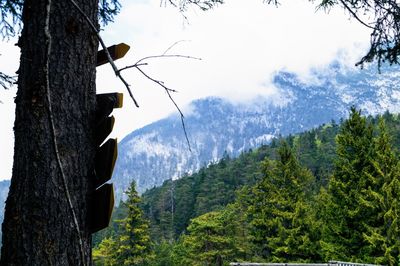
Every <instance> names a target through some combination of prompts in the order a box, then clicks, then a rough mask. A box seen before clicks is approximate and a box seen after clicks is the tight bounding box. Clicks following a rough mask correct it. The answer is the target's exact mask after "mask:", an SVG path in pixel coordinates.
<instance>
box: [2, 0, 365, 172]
mask: <svg viewBox="0 0 400 266" xmlns="http://www.w3.org/2000/svg"><path fill="white" fill-rule="evenodd" d="M226 2H227V3H226V4H224V5H221V6H219V7H217V8H215V9H214V10H211V11H208V12H200V11H195V10H191V11H190V12H189V13H188V14H187V15H188V19H189V20H188V21H189V23H187V22H185V20H184V19H183V16H182V15H181V14H179V13H178V11H177V10H176V9H174V8H171V7H160V0H147V1H145V0H143V1H128V0H124V1H122V4H123V8H122V12H121V14H120V15H119V16H118V17H117V18H116V21H115V23H113V24H111V25H110V26H108V27H107V28H106V29H105V31H103V32H102V35H103V36H104V39H105V41H106V43H107V44H108V45H112V44H116V43H120V42H125V43H128V44H129V45H131V51H130V52H129V53H128V54H127V55H126V57H125V58H123V59H121V60H119V61H117V65H119V66H125V65H128V64H131V63H132V62H135V61H136V60H138V59H139V58H142V57H144V56H148V55H155V54H160V53H162V52H163V51H164V50H165V49H166V48H167V47H169V46H170V45H171V44H172V43H174V42H176V41H179V40H190V42H182V43H180V44H179V45H177V46H176V47H174V49H173V50H171V53H180V54H186V55H191V56H197V57H201V58H202V59H203V60H202V61H196V60H187V59H179V58H172V59H159V60H153V61H151V65H149V66H147V67H143V69H144V70H145V71H147V72H148V73H149V74H151V75H152V77H154V78H156V79H159V80H163V81H165V82H166V85H168V86H169V87H171V88H173V89H177V90H178V91H179V93H178V94H176V95H175V97H176V101H177V103H178V104H179V105H181V106H184V105H186V104H187V103H189V102H190V101H191V100H193V99H197V98H201V97H205V96H210V95H215V96H224V97H228V98H230V99H232V100H234V101H243V100H247V99H250V98H253V97H256V96H257V95H271V96H273V97H271V98H275V99H279V97H276V95H275V93H276V91H275V88H274V87H273V86H272V85H271V82H270V81H271V77H272V74H273V73H274V72H275V71H277V70H279V69H282V68H285V69H287V70H289V71H294V72H296V73H297V74H299V75H301V76H303V77H304V78H306V77H307V75H308V74H309V71H310V69H311V68H315V67H321V66H324V65H326V64H328V63H329V62H331V61H332V60H333V59H335V58H336V57H338V55H339V56H340V57H341V58H342V59H341V60H342V61H343V62H345V63H346V64H353V63H355V62H356V61H357V60H358V59H359V57H360V56H361V55H362V54H363V52H364V51H365V49H366V44H367V43H368V41H369V32H368V31H367V30H366V29H365V28H363V27H362V26H361V25H359V23H357V22H355V21H349V19H348V18H349V16H348V15H346V14H344V12H343V11H342V10H339V9H338V10H332V11H331V12H330V14H325V13H324V12H321V11H320V12H315V6H314V5H313V4H312V3H310V2H309V1H307V0H290V1H282V2H284V3H283V5H282V6H280V7H279V8H276V7H274V6H272V5H266V4H263V3H262V2H263V1H262V0H255V1H243V0H229V1H226ZM10 45H11V44H10ZM10 45H8V44H7V45H6V46H4V44H3V43H1V44H0V53H1V52H2V53H3V56H1V57H0V70H2V71H4V69H6V70H9V69H12V71H15V69H16V66H17V64H18V57H19V56H18V50H16V49H15V48H10ZM9 50H10V52H9ZM4 51H7V58H6V57H4V56H5V55H6V54H5V53H4ZM343 55H347V56H343ZM348 55H351V56H348ZM8 56H9V57H8ZM10 62H11V65H12V67H11V68H10V67H9V66H10ZM124 76H125V77H126V79H127V80H128V81H129V83H130V84H132V89H133V93H134V94H135V96H136V98H137V100H138V102H139V104H140V106H141V107H140V108H139V109H136V108H135V107H134V106H133V104H132V102H131V101H130V99H129V98H128V94H127V93H125V106H124V108H122V109H121V110H116V111H115V116H116V125H115V130H114V133H113V135H114V136H117V137H119V138H120V139H121V138H122V137H124V136H125V135H126V134H127V133H129V132H131V131H132V130H134V129H135V128H138V127H141V126H144V125H146V124H148V123H150V122H152V121H155V120H157V119H160V118H162V117H163V116H166V115H167V114H169V113H171V112H174V111H175V109H174V106H173V105H172V104H171V102H170V101H169V99H168V98H167V96H166V95H165V93H164V92H163V89H162V88H160V87H158V86H157V85H155V84H153V83H152V82H150V81H149V80H146V79H145V78H143V77H142V76H141V75H140V74H139V73H137V72H135V71H133V70H129V71H127V72H125V73H124ZM97 87H98V91H99V92H109V91H122V92H125V91H126V90H125V88H124V86H123V85H122V83H121V82H120V81H119V80H117V79H116V78H115V75H114V74H113V72H112V70H111V67H110V66H102V67H100V68H98V77H97ZM0 97H5V96H2V94H0ZM7 97H8V96H7ZM11 98H12V97H11ZM0 99H1V100H2V101H4V99H3V98H0ZM6 102H12V100H11V99H9V98H7V99H6ZM3 107H4V108H5V109H7V110H3V109H1V110H2V111H3V114H4V113H7V119H5V118H2V120H1V122H2V125H4V127H3V126H2V130H1V132H2V133H1V134H2V136H8V137H4V138H2V140H1V143H0V146H1V147H7V148H5V149H3V148H2V150H1V156H2V157H1V159H2V160H1V161H3V158H6V157H7V158H8V159H5V161H8V162H9V161H10V158H12V150H10V147H9V146H7V145H8V144H9V143H10V142H11V141H12V137H9V136H11V135H12V134H11V132H12V130H11V129H12V123H10V121H8V120H10V119H11V120H13V113H14V111H13V110H12V108H13V107H12V104H7V105H3V106H2V105H0V108H3ZM8 114H10V116H8ZM3 139H5V140H6V142H3ZM7 143H8V144H7ZM6 164H8V163H6ZM0 169H1V170H0V178H4V177H9V176H10V175H11V172H10V169H11V168H10V167H6V166H5V165H4V164H2V165H0ZM2 169H6V170H2Z"/></svg>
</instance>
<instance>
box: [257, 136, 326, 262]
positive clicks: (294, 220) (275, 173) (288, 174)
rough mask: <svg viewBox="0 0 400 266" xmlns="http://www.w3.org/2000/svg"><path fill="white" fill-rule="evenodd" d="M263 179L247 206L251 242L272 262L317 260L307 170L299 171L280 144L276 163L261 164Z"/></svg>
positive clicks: (287, 150) (310, 180) (298, 167)
mask: <svg viewBox="0 0 400 266" xmlns="http://www.w3.org/2000/svg"><path fill="white" fill-rule="evenodd" d="M264 174H265V175H264V177H263V179H262V180H261V181H260V182H259V183H258V184H257V185H256V186H255V187H254V189H253V194H254V195H253V200H252V202H251V204H250V206H249V217H250V223H251V226H252V236H253V238H254V243H255V244H256V245H257V246H258V247H259V252H260V253H259V254H256V255H259V256H261V257H263V258H264V259H265V260H267V261H272V262H305V261H312V260H314V261H315V260H318V259H319V255H318V246H317V239H314V235H313V234H312V233H311V232H312V226H313V219H310V213H311V212H310V203H309V201H308V199H309V198H310V193H311V191H310V188H311V187H312V183H313V181H314V178H313V176H312V175H311V173H310V171H308V170H306V169H305V168H302V167H301V166H300V165H299V163H298V161H297V159H296V158H295V156H294V154H293V151H292V150H291V149H290V147H289V146H288V144H287V143H285V142H283V143H282V145H281V146H280V148H279V150H278V159H277V160H276V161H272V160H268V159H266V160H265V161H264Z"/></svg>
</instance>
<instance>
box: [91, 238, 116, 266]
mask: <svg viewBox="0 0 400 266" xmlns="http://www.w3.org/2000/svg"><path fill="white" fill-rule="evenodd" d="M116 248H117V243H116V241H115V240H114V239H113V238H111V237H110V238H104V239H103V241H101V243H100V244H99V245H98V247H97V248H95V249H93V251H92V257H93V264H94V265H97V266H115V265H118V264H117V259H116V257H115V254H116V252H117V250H116Z"/></svg>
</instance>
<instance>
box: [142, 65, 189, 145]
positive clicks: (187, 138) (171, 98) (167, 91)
mask: <svg viewBox="0 0 400 266" xmlns="http://www.w3.org/2000/svg"><path fill="white" fill-rule="evenodd" d="M135 68H136V69H137V70H138V71H139V72H140V73H142V74H143V76H145V77H146V78H148V79H149V80H151V81H152V82H154V83H156V84H158V85H159V86H161V87H162V88H164V90H165V92H166V93H167V95H168V97H169V99H170V100H171V102H172V103H173V104H174V105H175V108H176V109H177V110H178V112H179V114H180V118H181V123H182V128H183V133H184V134H185V139H186V142H187V145H188V148H189V151H190V152H191V151H192V149H191V147H190V141H189V137H188V134H187V130H186V125H185V116H184V115H183V112H182V111H181V109H180V108H179V106H178V104H177V103H176V102H175V100H174V98H173V97H172V95H171V92H177V91H176V90H173V89H170V88H168V87H167V86H165V85H164V82H162V81H159V80H156V79H153V78H152V77H150V76H149V75H147V74H146V73H145V72H144V71H143V70H142V69H141V68H140V67H138V66H135Z"/></svg>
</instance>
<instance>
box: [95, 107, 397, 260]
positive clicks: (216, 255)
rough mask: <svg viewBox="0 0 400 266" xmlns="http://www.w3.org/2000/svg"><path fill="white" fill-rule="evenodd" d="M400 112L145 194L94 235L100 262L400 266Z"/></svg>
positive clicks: (131, 196) (290, 140)
mask: <svg viewBox="0 0 400 266" xmlns="http://www.w3.org/2000/svg"><path fill="white" fill-rule="evenodd" d="M399 128H400V117H399V116H398V115H394V114H390V113H389V112H386V113H385V114H383V115H381V116H376V117H372V116H369V117H364V116H362V114H361V112H360V111H358V110H357V109H355V108H352V109H351V111H350V115H349V117H348V119H346V120H343V121H340V123H336V122H335V121H332V123H329V124H325V125H321V126H320V127H318V128H315V129H312V130H310V131H306V132H304V133H301V134H298V135H291V136H288V137H285V138H280V139H274V140H273V141H272V143H271V144H269V145H265V146H262V147H259V148H258V149H255V150H249V151H247V152H244V153H242V154H241V155H240V156H239V157H238V158H230V157H229V156H228V155H226V156H224V157H223V158H222V159H221V160H220V161H219V162H216V163H214V164H211V165H209V166H207V167H204V168H202V169H201V170H200V171H199V172H197V173H195V174H192V175H188V176H185V177H183V178H182V179H179V180H176V181H166V182H165V183H164V184H163V185H162V186H161V187H156V188H153V189H150V190H148V191H146V192H145V193H144V194H143V195H141V196H139V195H138V194H137V193H136V192H135V184H134V183H132V185H131V187H130V189H129V190H128V191H127V196H128V199H127V200H126V201H125V202H121V203H120V204H119V206H118V207H117V208H116V209H115V210H114V214H113V222H112V225H111V226H110V227H109V228H107V229H106V230H103V231H100V232H99V233H97V234H96V235H95V237H94V243H93V245H94V246H93V259H94V262H95V264H96V265H229V263H230V262H240V261H244V262H249V261H251V262H279V263H285V262H286V263H287V262H310V263H311V262H312V263H315V262H327V261H331V260H337V261H349V262H350V261H351V262H361V263H371V264H380V265H398V264H399V259H400V243H399V241H400V240H399V239H400V232H399V228H400V227H399V212H400V209H399V208H400V203H399V198H400V195H399V193H400V183H399V182H400V163H399V162H400V161H399V151H398V149H397V148H396V147H398V144H400V131H399Z"/></svg>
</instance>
